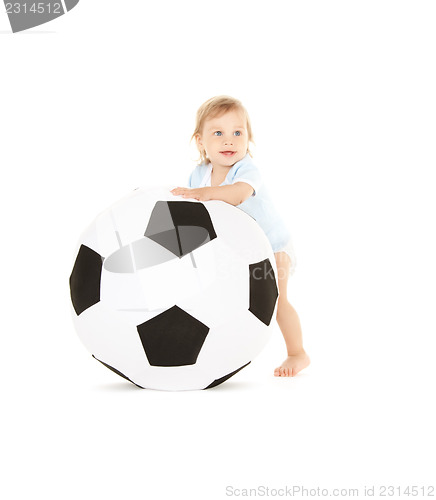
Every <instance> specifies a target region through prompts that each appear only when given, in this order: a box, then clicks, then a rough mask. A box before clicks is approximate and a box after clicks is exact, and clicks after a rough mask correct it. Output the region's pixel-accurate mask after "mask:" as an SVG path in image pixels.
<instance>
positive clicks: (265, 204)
mask: <svg viewBox="0 0 436 500" xmlns="http://www.w3.org/2000/svg"><path fill="white" fill-rule="evenodd" d="M211 173H212V164H211V163H208V164H205V163H202V164H200V165H197V166H196V167H195V169H194V170H193V171H192V173H191V175H190V177H189V182H188V184H189V187H190V188H200V187H205V186H210V180H211ZM235 182H246V183H247V184H249V185H250V186H251V187H252V188H253V189H254V192H253V194H252V195H251V196H250V197H249V198H248V199H246V200H245V201H244V202H243V203H241V204H240V205H237V208H240V209H241V210H243V211H244V212H246V213H247V214H248V215H251V217H253V219H255V220H256V221H257V223H258V224H259V226H260V227H261V228H262V229H263V230H264V232H265V234H266V236H267V237H268V239H269V242H270V243H271V247H272V249H273V251H274V252H278V251H279V250H282V249H283V248H284V247H285V246H286V245H287V243H288V242H289V240H290V237H291V236H290V232H289V230H288V228H287V226H286V224H285V222H284V221H283V219H282V218H281V216H280V214H279V213H278V211H277V210H276V208H275V206H274V203H273V201H272V199H271V197H270V196H269V193H268V191H267V189H266V187H265V185H264V183H263V182H262V179H261V176H260V172H259V170H258V168H257V167H256V165H254V163H253V162H252V160H251V156H250V155H249V154H248V153H247V154H246V155H245V156H244V158H242V160H240V161H238V162H236V163H235V164H234V165H233V167H231V168H230V170H229V171H228V173H227V176H226V178H225V180H224V182H223V183H222V184H220V185H221V186H225V185H228V184H234V183H235Z"/></svg>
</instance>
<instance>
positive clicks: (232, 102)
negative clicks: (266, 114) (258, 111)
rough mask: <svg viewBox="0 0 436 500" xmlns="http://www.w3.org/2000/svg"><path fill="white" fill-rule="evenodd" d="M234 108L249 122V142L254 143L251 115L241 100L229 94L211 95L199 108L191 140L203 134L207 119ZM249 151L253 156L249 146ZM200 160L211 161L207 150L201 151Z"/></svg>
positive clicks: (201, 161)
mask: <svg viewBox="0 0 436 500" xmlns="http://www.w3.org/2000/svg"><path fill="white" fill-rule="evenodd" d="M233 110H236V111H241V112H242V115H243V117H244V118H245V120H246V122H247V133H248V142H252V143H253V144H254V141H253V132H252V130H251V122H250V117H249V116H248V113H247V110H246V109H245V108H244V106H243V105H242V103H241V101H239V100H238V99H235V98H234V97H230V96H228V95H218V96H215V97H211V98H210V99H208V100H207V101H206V102H204V103H203V104H202V105H201V106H200V107H199V108H198V111H197V119H196V124H195V130H194V133H193V134H192V136H191V141H192V139H194V137H196V136H197V135H201V132H202V130H203V126H204V122H205V121H206V120H208V119H209V118H216V117H218V116H221V115H223V114H224V113H227V112H228V111H233ZM247 153H248V154H249V155H250V156H253V155H252V154H251V152H250V149H249V148H248V149H247ZM198 161H199V162H200V163H206V164H207V163H210V160H209V158H208V157H207V156H206V151H204V150H202V151H200V158H199V160H198Z"/></svg>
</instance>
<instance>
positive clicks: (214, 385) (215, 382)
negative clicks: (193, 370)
mask: <svg viewBox="0 0 436 500" xmlns="http://www.w3.org/2000/svg"><path fill="white" fill-rule="evenodd" d="M250 363H251V361H249V362H248V363H246V364H245V365H242V366H241V367H240V368H238V369H237V370H235V371H233V372H231V373H228V374H227V375H224V376H223V377H220V378H217V379H215V380H214V381H213V382H212V383H211V384H209V385H208V386H207V387H205V388H204V390H205V389H211V388H212V387H216V386H217V385H220V384H222V383H223V382H225V381H226V380H228V379H229V378H230V377H233V375H235V374H236V373H238V372H239V371H240V370H242V368H245V367H246V366H248V365H249V364H250Z"/></svg>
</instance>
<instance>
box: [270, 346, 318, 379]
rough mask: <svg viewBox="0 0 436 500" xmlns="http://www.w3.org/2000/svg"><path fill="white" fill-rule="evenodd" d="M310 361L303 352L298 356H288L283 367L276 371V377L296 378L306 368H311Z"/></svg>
mask: <svg viewBox="0 0 436 500" xmlns="http://www.w3.org/2000/svg"><path fill="white" fill-rule="evenodd" d="M309 364H310V359H309V356H308V355H307V354H306V352H305V351H304V350H303V351H301V352H299V353H298V354H294V355H292V356H288V357H287V358H286V359H285V360H284V361H283V363H282V364H281V366H278V367H277V368H276V369H275V370H274V376H275V377H294V376H295V375H297V373H298V372H299V371H301V370H302V369H303V368H306V366H309Z"/></svg>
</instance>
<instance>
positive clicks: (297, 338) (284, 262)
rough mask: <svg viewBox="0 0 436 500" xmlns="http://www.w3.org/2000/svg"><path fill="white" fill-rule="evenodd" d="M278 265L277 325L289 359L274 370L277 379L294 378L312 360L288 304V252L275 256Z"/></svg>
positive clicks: (291, 308)
mask: <svg viewBox="0 0 436 500" xmlns="http://www.w3.org/2000/svg"><path fill="white" fill-rule="evenodd" d="M274 257H275V259H276V263H277V274H278V276H277V279H278V283H279V299H278V304H277V323H278V325H279V327H280V330H281V331H282V334H283V338H284V339H285V343H286V350H287V352H288V357H287V358H286V359H285V361H283V363H282V364H281V366H279V367H277V368H276V369H275V370H274V375H275V376H276V377H293V376H294V375H296V374H297V373H298V372H299V371H300V370H302V369H303V368H306V366H308V365H309V363H310V359H309V356H308V355H307V354H306V352H305V350H304V349H303V334H302V332H301V325H300V319H299V317H298V314H297V311H296V310H295V309H294V308H293V307H292V306H291V304H290V303H289V302H288V297H287V293H288V279H289V269H290V264H291V259H290V257H289V255H288V254H287V253H286V252H277V253H275V254H274Z"/></svg>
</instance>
